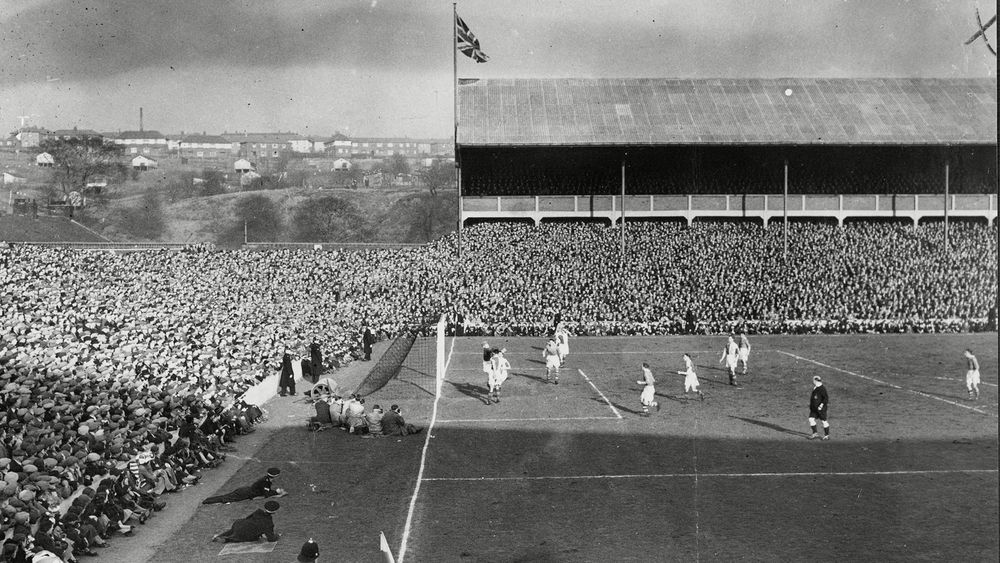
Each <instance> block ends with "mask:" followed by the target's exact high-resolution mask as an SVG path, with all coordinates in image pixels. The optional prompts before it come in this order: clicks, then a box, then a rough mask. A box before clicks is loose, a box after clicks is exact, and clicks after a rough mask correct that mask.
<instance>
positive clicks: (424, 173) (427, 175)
mask: <svg viewBox="0 0 1000 563" xmlns="http://www.w3.org/2000/svg"><path fill="white" fill-rule="evenodd" d="M417 176H418V177H419V178H420V181H421V182H423V184H424V186H425V187H426V188H427V191H429V192H430V193H431V195H432V196H435V197H436V196H437V192H438V190H439V189H443V188H453V187H455V165H454V164H452V163H447V162H440V161H438V162H435V163H434V164H433V165H431V166H430V167H428V168H424V169H423V170H421V171H420V172H418V173H417Z"/></svg>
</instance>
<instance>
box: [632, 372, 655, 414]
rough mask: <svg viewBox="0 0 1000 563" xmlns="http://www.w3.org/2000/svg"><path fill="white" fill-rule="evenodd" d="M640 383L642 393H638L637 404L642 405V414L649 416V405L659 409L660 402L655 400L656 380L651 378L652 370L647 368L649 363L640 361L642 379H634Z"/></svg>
mask: <svg viewBox="0 0 1000 563" xmlns="http://www.w3.org/2000/svg"><path fill="white" fill-rule="evenodd" d="M636 383H638V384H639V385H642V386H643V388H642V393H640V394H639V404H640V405H642V416H649V407H656V410H657V411H659V410H660V403H658V402H656V388H655V387H654V385H655V384H656V380H655V379H653V372H652V371H651V370H650V369H649V364H648V363H646V362H642V379H640V380H638V381H636Z"/></svg>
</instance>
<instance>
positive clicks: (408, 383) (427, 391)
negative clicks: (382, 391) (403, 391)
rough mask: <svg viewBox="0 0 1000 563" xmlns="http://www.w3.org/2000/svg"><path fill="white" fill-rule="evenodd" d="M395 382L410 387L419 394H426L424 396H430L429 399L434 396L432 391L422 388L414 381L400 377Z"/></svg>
mask: <svg viewBox="0 0 1000 563" xmlns="http://www.w3.org/2000/svg"><path fill="white" fill-rule="evenodd" d="M396 381H399V382H400V383H405V384H407V385H412V386H413V387H416V388H417V389H418V390H420V391H421V392H423V393H426V394H428V395H430V396H431V397H433V396H434V391H432V390H430V389H427V388H426V387H424V386H422V385H421V384H420V383H417V382H416V381H411V380H409V379H403V378H401V377H397V378H396Z"/></svg>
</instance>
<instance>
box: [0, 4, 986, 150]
mask: <svg viewBox="0 0 1000 563" xmlns="http://www.w3.org/2000/svg"><path fill="white" fill-rule="evenodd" d="M977 5H981V10H982V13H983V20H984V21H985V20H986V19H987V18H989V17H991V16H992V15H993V14H994V13H995V10H996V7H995V6H996V4H995V3H992V2H986V1H985V0H984V1H982V2H977V1H975V0H791V1H784V0H563V1H559V0H513V1H507V0H460V1H459V2H458V11H459V14H460V15H461V16H462V17H463V19H464V20H465V21H466V23H468V24H469V26H470V27H471V28H472V30H473V32H474V33H475V34H476V36H477V37H478V38H479V39H480V41H481V43H482V46H483V50H484V51H485V52H486V53H487V54H488V55H489V56H490V57H491V60H490V62H488V63H485V64H478V65H477V64H475V63H473V62H472V61H471V60H469V59H467V58H465V57H463V56H461V55H460V56H459V61H458V74H459V76H462V77H483V78H488V77H545V76H576V77H702V78H704V77H780V76H793V77H897V76H906V77H982V76H991V77H995V76H996V58H994V57H993V56H992V55H990V54H989V53H988V51H987V50H986V47H985V46H984V45H982V44H981V43H977V44H974V45H971V46H963V45H962V43H963V42H964V41H965V40H966V39H967V38H968V37H969V36H971V35H972V33H973V32H974V31H975V29H976V27H975V16H974V14H975V12H974V10H975V7H976V6H977ZM451 11H452V2H451V1H439V0H365V1H354V0H274V1H270V0H0V131H2V132H4V133H6V132H8V131H11V130H14V129H16V128H17V126H18V124H19V123H20V119H19V117H18V116H30V117H29V119H30V121H29V123H30V124H35V125H40V126H43V127H48V128H52V129H55V128H69V127H73V126H79V127H81V128H90V129H97V130H100V131H115V130H125V129H137V128H138V121H139V117H138V116H139V108H140V107H143V108H144V113H145V128H146V129H157V130H160V131H161V132H164V133H178V132H180V131H185V132H195V131H197V132H201V131H207V132H209V133H220V132H222V131H243V130H247V131H276V130H282V131H296V132H299V133H302V134H314V135H326V134H330V133H333V132H334V131H338V130H339V131H343V132H345V133H348V134H352V135H359V136H360V135H378V136H389V135H408V136H436V137H445V136H450V133H451V123H452V88H453V86H452V56H451V53H452V35H451V34H452V31H451V27H452V21H451ZM988 37H989V39H990V41H991V42H992V44H993V45H994V47H995V46H996V27H994V28H993V29H992V30H990V32H989V34H988Z"/></svg>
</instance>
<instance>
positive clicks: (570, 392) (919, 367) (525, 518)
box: [154, 333, 1000, 562]
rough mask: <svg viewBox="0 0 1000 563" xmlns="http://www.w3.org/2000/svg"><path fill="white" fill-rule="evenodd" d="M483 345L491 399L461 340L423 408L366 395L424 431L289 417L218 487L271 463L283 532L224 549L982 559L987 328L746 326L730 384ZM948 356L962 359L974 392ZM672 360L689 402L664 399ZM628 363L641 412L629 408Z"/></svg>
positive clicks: (417, 394) (613, 350)
mask: <svg viewBox="0 0 1000 563" xmlns="http://www.w3.org/2000/svg"><path fill="white" fill-rule="evenodd" d="M487 340H489V342H490V344H491V345H493V346H498V347H504V348H506V349H507V357H508V359H509V360H510V363H511V364H512V367H513V369H512V370H511V377H510V379H509V380H508V381H507V382H506V383H505V384H504V388H503V394H502V398H501V402H500V403H498V404H487V403H486V401H485V394H486V389H485V384H486V382H485V375H484V374H483V373H482V369H481V363H482V354H481V350H482V348H481V343H482V339H477V338H457V339H451V338H449V339H448V340H447V342H446V352H447V353H448V359H447V369H446V374H445V380H444V381H443V383H442V392H441V394H440V396H439V398H437V400H436V401H435V397H434V396H433V395H432V393H430V392H428V391H427V388H428V387H430V388H432V386H428V385H416V384H413V383H412V382H398V381H397V382H393V383H392V384H390V385H389V386H387V387H386V388H385V389H384V390H383V391H380V392H377V393H375V394H374V395H372V396H371V397H369V399H368V403H369V405H371V404H373V403H382V404H383V406H388V403H390V402H395V403H399V404H400V405H402V406H403V408H404V414H405V415H406V416H407V418H408V420H409V421H411V422H415V423H418V424H421V425H424V426H426V425H427V424H429V422H430V421H431V419H432V418H433V421H434V423H433V427H432V428H431V432H430V435H429V436H428V434H427V432H426V430H425V432H424V433H421V434H418V435H416V436H409V437H406V438H403V439H402V440H397V439H395V438H386V439H380V440H363V439H360V438H355V437H352V436H348V435H346V433H344V432H341V431H337V430H332V431H326V432H321V433H318V434H311V433H307V432H306V431H305V430H304V429H303V427H302V426H299V423H300V422H301V417H300V418H297V419H295V420H296V423H295V425H290V426H289V427H288V428H286V429H282V430H280V431H279V432H278V433H277V434H276V436H275V437H274V438H272V439H271V441H270V443H268V444H267V445H265V446H264V447H263V448H262V450H261V451H260V452H259V453H258V455H257V457H256V458H255V459H254V460H253V461H252V462H248V463H247V466H246V467H244V468H243V469H242V470H241V471H240V472H238V474H237V475H236V477H234V479H233V482H232V483H229V484H227V486H226V487H225V488H227V489H228V488H232V487H234V486H238V485H240V484H245V483H247V482H249V481H250V480H252V479H253V478H254V477H255V476H257V475H258V474H259V473H260V472H261V469H262V468H263V467H266V466H268V465H273V464H281V465H280V467H282V469H283V474H282V483H281V484H282V486H285V487H286V488H287V489H288V490H289V496H288V497H286V498H285V499H282V505H283V508H282V511H280V512H279V513H278V515H277V516H276V518H275V520H276V522H277V528H278V529H279V531H282V532H284V533H285V537H283V538H282V541H280V542H279V544H278V548H277V549H275V550H274V552H273V553H260V554H242V555H240V556H239V557H240V558H241V559H240V560H245V561H272V560H279V559H278V557H279V554H280V557H284V559H280V560H294V556H295V554H296V553H297V550H298V547H299V546H300V545H301V542H302V541H305V539H308V537H314V538H316V540H317V541H318V542H319V543H320V545H321V550H323V551H322V556H323V557H324V558H326V557H329V558H330V560H336V561H378V560H379V559H378V552H377V549H378V541H377V540H378V532H379V531H384V532H385V533H386V536H387V537H388V538H389V543H390V546H391V547H392V549H393V551H394V553H395V555H396V560H397V561H400V560H403V561H407V562H428V561H435V562H436V561H491V562H492V561H496V562H502V561H566V562H570V561H573V562H579V561H594V562H604V561H732V560H747V561H799V560H814V561H881V560H929V561H943V560H954V561H995V560H997V558H998V555H1000V553H998V534H1000V528H998V521H1000V519H998V473H997V462H998V457H997V420H998V419H997V414H998V412H997V411H998V409H997V367H996V366H997V350H996V344H997V335H996V334H995V333H991V334H976V335H968V334H965V335H843V336H834V335H815V336H758V337H751V342H752V344H753V351H752V352H751V355H750V369H749V374H748V375H747V376H745V377H742V378H741V386H740V387H733V386H730V385H728V384H727V372H726V371H725V369H724V368H723V366H722V365H721V364H720V363H719V357H720V355H721V349H722V346H723V344H724V343H725V338H724V337H620V338H619V337H605V338H576V339H571V341H570V356H569V358H568V360H567V362H566V365H565V367H564V368H563V369H562V373H561V376H560V380H559V385H553V384H550V383H546V382H545V366H544V363H543V360H542V356H541V354H542V352H541V350H542V346H543V344H544V341H543V339H539V338H507V339H504V338H489V339H487ZM966 347H969V348H972V349H973V350H974V351H975V352H976V355H977V357H978V358H979V361H980V364H981V365H982V379H983V383H982V384H981V386H980V389H981V391H982V397H981V398H980V399H979V400H978V401H970V400H968V399H967V395H966V391H965V380H964V379H965V378H964V374H965V361H964V358H963V357H962V351H963V350H964V349H965V348H966ZM685 352H688V353H690V354H691V355H692V356H693V357H694V362H695V364H696V366H697V371H698V376H699V379H700V380H701V384H702V390H703V391H704V392H705V395H706V397H705V400H704V401H702V400H699V398H698V397H696V396H685V395H684V392H683V391H684V389H683V376H681V375H677V373H676V372H677V371H678V370H682V369H683V368H684V364H683V361H682V359H681V355H682V354H683V353H685ZM643 361H646V362H649V364H650V365H651V367H652V370H653V374H654V376H655V377H656V379H657V386H656V391H657V400H658V401H659V402H660V405H661V408H660V410H659V412H653V413H652V415H651V416H649V417H648V418H647V417H642V416H639V414H640V412H641V407H640V405H639V400H638V398H639V392H640V386H639V385H638V384H636V380H637V379H638V378H639V375H640V372H639V366H640V364H641V363H642V362H643ZM814 375H820V376H822V378H823V381H824V384H825V385H826V386H827V388H828V390H829V394H830V425H831V439H830V440H829V441H819V440H812V441H810V440H807V439H806V437H807V436H808V435H809V427H808V423H807V420H806V419H807V417H808V402H809V394H810V390H811V389H812V383H811V379H812V376H814ZM302 414H303V415H306V414H308V413H306V412H305V411H303V412H302ZM291 418H294V417H290V419H291ZM286 475H287V479H286V478H285V477H286ZM201 492H203V493H204V494H205V495H206V496H207V495H208V494H212V493H213V492H212V491H201ZM253 508H254V506H251V505H250V504H247V503H243V505H241V506H239V507H235V508H234V507H229V506H226V507H222V508H213V507H201V508H200V509H199V510H198V513H197V514H196V515H195V517H194V518H193V519H192V520H191V521H190V522H188V524H186V525H185V526H184V530H182V533H181V534H179V536H178V539H177V540H176V541H171V542H168V545H165V546H164V548H163V549H161V550H160V551H159V552H158V554H157V557H156V558H154V560H157V561H170V560H175V559H171V558H170V557H169V556H170V555H173V556H180V555H181V554H184V559H181V560H199V561H200V560H235V559H233V558H231V557H228V556H225V555H219V549H220V546H219V545H218V544H215V545H214V546H212V544H206V543H204V542H205V540H206V539H207V538H200V537H199V539H198V540H197V541H190V540H192V538H193V537H194V536H196V535H198V534H199V533H200V534H201V535H205V533H206V528H210V529H212V530H214V531H218V530H221V529H224V528H225V527H226V526H228V522H229V520H230V519H231V518H232V517H241V516H245V515H246V514H248V513H249V512H250V511H252V509H253ZM216 528H218V530H215V529H216ZM293 530H294V533H293ZM213 533H214V532H213ZM210 535H211V534H208V537H210ZM185 537H187V538H188V540H189V541H188V542H187V543H185V541H184V538H185Z"/></svg>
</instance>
